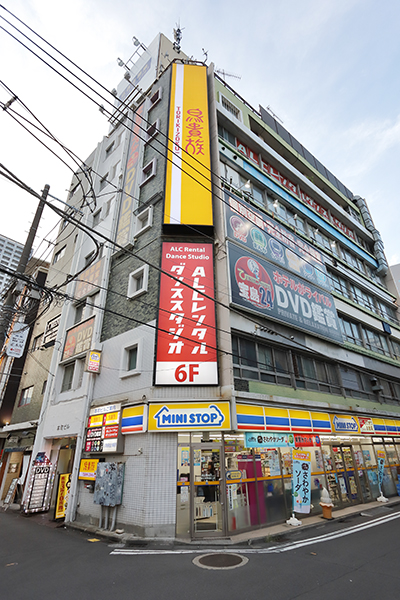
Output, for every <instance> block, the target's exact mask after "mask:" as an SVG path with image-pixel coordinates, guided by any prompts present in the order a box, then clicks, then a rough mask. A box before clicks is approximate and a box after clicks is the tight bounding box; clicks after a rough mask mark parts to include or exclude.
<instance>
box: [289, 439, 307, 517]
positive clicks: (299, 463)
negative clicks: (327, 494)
mask: <svg viewBox="0 0 400 600" xmlns="http://www.w3.org/2000/svg"><path fill="white" fill-rule="evenodd" d="M292 452H293V454H292V458H293V511H294V512H297V513H309V512H310V510H311V452H308V451H307V450H293V451H292Z"/></svg>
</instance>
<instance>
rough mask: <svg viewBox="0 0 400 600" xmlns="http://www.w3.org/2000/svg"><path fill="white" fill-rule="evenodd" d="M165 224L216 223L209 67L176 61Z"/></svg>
mask: <svg viewBox="0 0 400 600" xmlns="http://www.w3.org/2000/svg"><path fill="white" fill-rule="evenodd" d="M168 139H169V142H168V156H167V158H168V161H167V172H166V183H165V205H164V224H169V225H197V226H207V225H212V224H213V212H212V195H211V179H210V169H211V163H210V133H209V119H208V96H207V68H206V67H205V66H200V65H184V64H180V63H174V64H173V65H172V78H171V98H170V114H169V128H168Z"/></svg>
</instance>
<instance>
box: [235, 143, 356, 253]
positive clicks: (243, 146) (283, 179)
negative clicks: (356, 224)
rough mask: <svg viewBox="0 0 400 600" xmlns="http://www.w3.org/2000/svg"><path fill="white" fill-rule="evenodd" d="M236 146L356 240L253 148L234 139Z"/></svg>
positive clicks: (352, 232) (345, 228)
mask: <svg viewBox="0 0 400 600" xmlns="http://www.w3.org/2000/svg"><path fill="white" fill-rule="evenodd" d="M236 148H237V149H238V150H239V152H241V153H242V154H244V155H245V156H246V157H247V158H249V159H250V160H251V161H252V162H254V163H256V164H257V165H258V166H259V167H261V168H262V170H263V171H265V172H266V173H268V175H269V176H270V177H271V178H272V179H275V181H276V182H277V183H279V184H280V185H281V186H283V187H285V188H286V189H287V190H289V192H291V193H292V194H295V195H296V196H297V197H298V198H300V199H301V200H302V201H303V202H304V203H305V204H307V205H308V206H310V207H311V208H312V209H313V210H315V212H317V213H318V214H320V215H321V216H322V217H324V218H325V219H327V220H328V221H330V222H331V223H332V224H333V225H334V226H335V227H337V229H340V231H342V232H343V233H344V234H345V235H347V236H348V237H349V238H351V239H352V240H354V241H355V240H356V236H355V234H354V231H352V230H351V229H349V228H348V227H347V226H346V225H344V224H343V223H342V222H341V221H339V219H337V218H336V217H335V216H333V215H329V213H328V211H327V210H326V208H324V207H323V206H321V204H319V203H318V202H317V201H316V200H314V199H313V198H310V196H309V195H308V194H306V193H305V192H303V190H301V189H300V187H298V186H297V185H296V184H295V183H293V181H290V179H287V178H286V177H285V176H284V175H282V173H280V172H279V171H278V170H277V169H275V167H272V166H271V165H270V164H269V163H267V162H265V160H263V159H262V158H261V157H259V155H258V154H256V153H255V152H253V150H250V148H248V146H246V144H243V142H240V141H239V140H238V139H236Z"/></svg>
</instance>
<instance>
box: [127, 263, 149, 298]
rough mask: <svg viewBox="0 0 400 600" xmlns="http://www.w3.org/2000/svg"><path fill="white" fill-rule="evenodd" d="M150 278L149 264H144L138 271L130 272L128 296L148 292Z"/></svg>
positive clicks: (132, 296) (134, 296)
mask: <svg viewBox="0 0 400 600" xmlns="http://www.w3.org/2000/svg"><path fill="white" fill-rule="evenodd" d="M148 278H149V266H148V265H144V266H143V267H140V268H139V269H136V271H133V272H132V273H130V274H129V281H128V298H136V297H137V296H140V295H141V294H143V293H144V292H147V284H148Z"/></svg>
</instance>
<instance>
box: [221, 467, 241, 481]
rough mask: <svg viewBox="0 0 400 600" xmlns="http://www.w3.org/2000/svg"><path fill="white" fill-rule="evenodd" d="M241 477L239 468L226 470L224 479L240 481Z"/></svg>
mask: <svg viewBox="0 0 400 600" xmlns="http://www.w3.org/2000/svg"><path fill="white" fill-rule="evenodd" d="M242 477H243V473H242V471H239V469H236V470H231V471H227V472H226V473H225V478H226V481H240V480H241V479H242Z"/></svg>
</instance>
